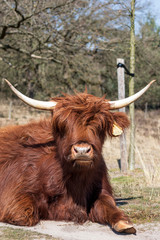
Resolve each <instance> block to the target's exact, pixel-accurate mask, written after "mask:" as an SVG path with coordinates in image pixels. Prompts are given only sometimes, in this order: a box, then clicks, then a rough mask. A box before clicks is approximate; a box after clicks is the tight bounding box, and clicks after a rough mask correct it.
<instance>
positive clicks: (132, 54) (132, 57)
mask: <svg viewBox="0 0 160 240" xmlns="http://www.w3.org/2000/svg"><path fill="white" fill-rule="evenodd" d="M130 19H131V29H130V72H131V73H134V72H135V0H132V1H131V17H130ZM133 94H134V77H130V80H129V96H131V95H133ZM129 113H130V121H131V128H130V148H129V170H134V168H135V120H134V103H132V104H130V106H129Z"/></svg>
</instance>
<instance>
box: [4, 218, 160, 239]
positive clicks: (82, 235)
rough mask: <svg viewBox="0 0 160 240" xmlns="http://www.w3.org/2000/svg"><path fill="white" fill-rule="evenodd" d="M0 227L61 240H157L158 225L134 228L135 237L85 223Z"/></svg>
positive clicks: (47, 223) (5, 225)
mask: <svg viewBox="0 0 160 240" xmlns="http://www.w3.org/2000/svg"><path fill="white" fill-rule="evenodd" d="M0 227H12V228H19V229H24V230H30V231H35V232H38V233H42V234H48V235H50V236H53V237H55V238H58V239H63V240H107V239H108V240H122V239H123V240H124V239H126V240H139V239H140V240H159V239H160V223H150V224H145V225H138V226H136V229H137V234H136V235H123V234H115V233H114V232H113V231H112V230H111V229H110V228H109V227H108V226H103V225H100V224H95V223H91V222H87V223H85V224H83V225H76V224H74V223H72V222H71V223H66V222H53V221H41V222H40V224H38V225H36V226H35V227H16V226H12V225H9V224H5V223H0Z"/></svg>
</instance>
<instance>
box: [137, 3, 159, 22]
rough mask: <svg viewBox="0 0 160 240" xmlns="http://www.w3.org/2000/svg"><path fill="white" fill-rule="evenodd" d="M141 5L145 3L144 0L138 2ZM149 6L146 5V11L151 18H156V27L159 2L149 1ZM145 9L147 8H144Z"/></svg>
mask: <svg viewBox="0 0 160 240" xmlns="http://www.w3.org/2000/svg"><path fill="white" fill-rule="evenodd" d="M139 1H142V2H143V3H145V2H146V0H139ZM149 2H150V5H148V10H149V11H150V12H151V14H152V15H153V16H155V18H156V23H157V25H159V26H160V0H150V1H149ZM146 9H147V7H146Z"/></svg>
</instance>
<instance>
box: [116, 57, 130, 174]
mask: <svg viewBox="0 0 160 240" xmlns="http://www.w3.org/2000/svg"><path fill="white" fill-rule="evenodd" d="M118 63H122V64H124V59H121V58H118V59H117V64H118ZM117 78H118V99H123V98H125V73H124V68H123V67H118V68H117ZM119 111H120V112H125V108H121V109H119ZM120 151H121V159H120V167H121V172H123V173H126V172H127V170H128V161H127V147H126V134H125V132H124V133H122V134H121V136H120Z"/></svg>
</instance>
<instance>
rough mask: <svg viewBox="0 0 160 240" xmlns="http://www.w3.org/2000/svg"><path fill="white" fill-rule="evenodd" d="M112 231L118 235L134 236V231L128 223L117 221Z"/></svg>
mask: <svg viewBox="0 0 160 240" xmlns="http://www.w3.org/2000/svg"><path fill="white" fill-rule="evenodd" d="M113 229H114V230H115V231H116V232H120V233H127V234H135V233H136V229H135V228H134V227H133V225H132V224H131V223H129V222H128V221H123V220H121V221H119V222H117V223H116V224H115V225H114V226H113Z"/></svg>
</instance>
